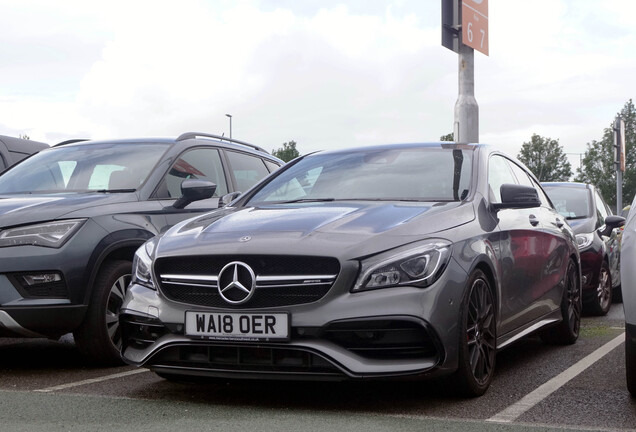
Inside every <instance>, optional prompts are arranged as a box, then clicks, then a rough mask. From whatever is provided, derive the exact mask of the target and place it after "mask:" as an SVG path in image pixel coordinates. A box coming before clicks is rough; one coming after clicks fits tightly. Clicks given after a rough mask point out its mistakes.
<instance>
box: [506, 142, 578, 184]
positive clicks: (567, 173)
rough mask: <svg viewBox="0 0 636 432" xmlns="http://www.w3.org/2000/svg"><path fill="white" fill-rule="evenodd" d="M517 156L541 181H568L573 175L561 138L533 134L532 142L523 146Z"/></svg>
mask: <svg viewBox="0 0 636 432" xmlns="http://www.w3.org/2000/svg"><path fill="white" fill-rule="evenodd" d="M517 158H518V159H519V160H520V161H521V162H523V163H524V164H526V166H527V167H528V168H530V170H531V171H532V172H533V173H534V175H535V176H537V178H538V179H539V181H568V180H569V179H570V177H571V176H572V166H571V165H570V162H568V159H567V157H566V156H565V153H564V152H563V147H562V146H561V145H560V144H559V140H554V139H552V138H547V137H542V136H540V135H537V134H532V138H531V139H530V142H525V143H523V146H521V151H520V152H519V154H518V155H517Z"/></svg>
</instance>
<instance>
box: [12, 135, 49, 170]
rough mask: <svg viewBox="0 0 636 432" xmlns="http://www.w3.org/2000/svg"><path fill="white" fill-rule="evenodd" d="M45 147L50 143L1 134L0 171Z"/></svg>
mask: <svg viewBox="0 0 636 432" xmlns="http://www.w3.org/2000/svg"><path fill="white" fill-rule="evenodd" d="M45 148H48V144H44V143H41V142H38V141H32V140H30V139H23V138H14V137H10V136H5V135H0V171H3V170H5V169H6V168H8V167H10V166H11V165H13V164H15V163H17V162H19V161H21V160H22V159H24V158H25V157H27V156H30V155H32V154H33V153H37V152H39V151H40V150H44V149H45Z"/></svg>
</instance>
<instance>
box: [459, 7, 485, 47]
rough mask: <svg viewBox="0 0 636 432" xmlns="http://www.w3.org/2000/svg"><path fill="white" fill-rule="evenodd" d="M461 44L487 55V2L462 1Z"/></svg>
mask: <svg viewBox="0 0 636 432" xmlns="http://www.w3.org/2000/svg"><path fill="white" fill-rule="evenodd" d="M462 43H463V44H464V45H468V46H469V47H471V48H473V49H476V50H477V51H479V52H482V53H484V54H486V55H488V0H462Z"/></svg>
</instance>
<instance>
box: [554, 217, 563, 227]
mask: <svg viewBox="0 0 636 432" xmlns="http://www.w3.org/2000/svg"><path fill="white" fill-rule="evenodd" d="M555 224H556V226H557V227H558V228H562V227H563V221H562V220H561V219H559V218H556V222H555Z"/></svg>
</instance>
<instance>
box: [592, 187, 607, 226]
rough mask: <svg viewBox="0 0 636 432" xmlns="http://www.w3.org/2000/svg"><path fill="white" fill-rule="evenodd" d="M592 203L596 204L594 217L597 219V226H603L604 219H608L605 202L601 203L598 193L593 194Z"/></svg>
mask: <svg viewBox="0 0 636 432" xmlns="http://www.w3.org/2000/svg"><path fill="white" fill-rule="evenodd" d="M594 201H595V204H596V215H597V217H598V221H599V224H600V225H603V224H604V223H605V218H606V217H608V216H609V215H610V213H609V212H608V211H607V207H606V205H605V201H603V198H601V196H600V195H599V193H598V191H596V193H594Z"/></svg>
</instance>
